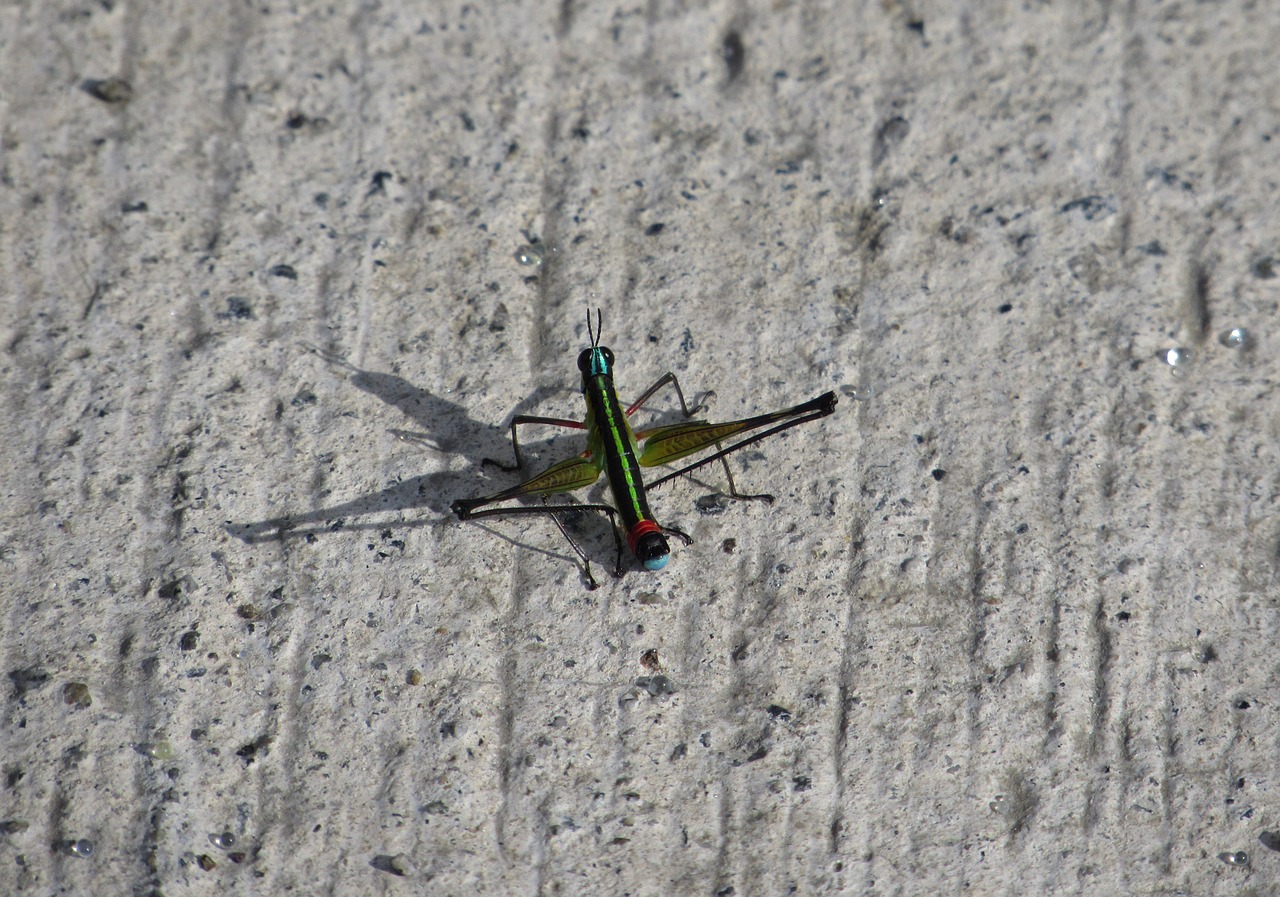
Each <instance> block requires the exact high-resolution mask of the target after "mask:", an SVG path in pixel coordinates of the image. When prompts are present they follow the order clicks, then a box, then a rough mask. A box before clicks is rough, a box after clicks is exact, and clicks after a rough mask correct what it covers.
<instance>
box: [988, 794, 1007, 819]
mask: <svg viewBox="0 0 1280 897" xmlns="http://www.w3.org/2000/svg"><path fill="white" fill-rule="evenodd" d="M989 806H990V807H991V812H992V813H999V814H1000V815H1001V816H1003V815H1004V814H1005V813H1007V812H1009V799H1008V798H1007V797H1005V796H1004V795H1003V794H997V795H996V799H995V800H993V801H992V802H991V803H990V805H989Z"/></svg>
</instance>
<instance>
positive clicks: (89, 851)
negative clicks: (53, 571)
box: [67, 838, 93, 860]
mask: <svg viewBox="0 0 1280 897" xmlns="http://www.w3.org/2000/svg"><path fill="white" fill-rule="evenodd" d="M67 853H69V854H71V855H72V856H73V857H80V858H81V859H86V860H87V859H89V857H91V856H93V842H92V841H90V840H89V839H88V838H80V839H79V840H77V841H72V842H71V843H70V844H68V845H67Z"/></svg>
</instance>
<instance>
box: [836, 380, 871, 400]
mask: <svg viewBox="0 0 1280 897" xmlns="http://www.w3.org/2000/svg"><path fill="white" fill-rule="evenodd" d="M840 391H841V392H842V393H844V394H845V395H847V396H848V397H849V398H851V399H853V400H854V401H855V402H865V401H867V400H868V399H870V398H872V397H873V396H874V395H875V394H876V388H875V387H874V386H872V385H871V384H870V383H859V384H858V385H857V386H845V387H843V388H842V389H841V390H840Z"/></svg>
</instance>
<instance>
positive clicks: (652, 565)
mask: <svg viewBox="0 0 1280 897" xmlns="http://www.w3.org/2000/svg"><path fill="white" fill-rule="evenodd" d="M670 557H671V555H669V554H664V555H663V556H662V557H656V558H649V560H647V561H645V562H644V568H645V569H646V570H661V569H662V568H663V567H665V566H667V559H668V558H670Z"/></svg>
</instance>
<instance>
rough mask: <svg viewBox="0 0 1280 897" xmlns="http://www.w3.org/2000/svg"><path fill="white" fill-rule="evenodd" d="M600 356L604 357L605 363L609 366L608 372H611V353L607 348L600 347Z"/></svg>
mask: <svg viewBox="0 0 1280 897" xmlns="http://www.w3.org/2000/svg"><path fill="white" fill-rule="evenodd" d="M600 354H601V355H603V356H604V360H605V363H606V364H608V365H609V370H611V371H612V370H613V352H611V351H610V350H609V347H608V346H601V347H600Z"/></svg>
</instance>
